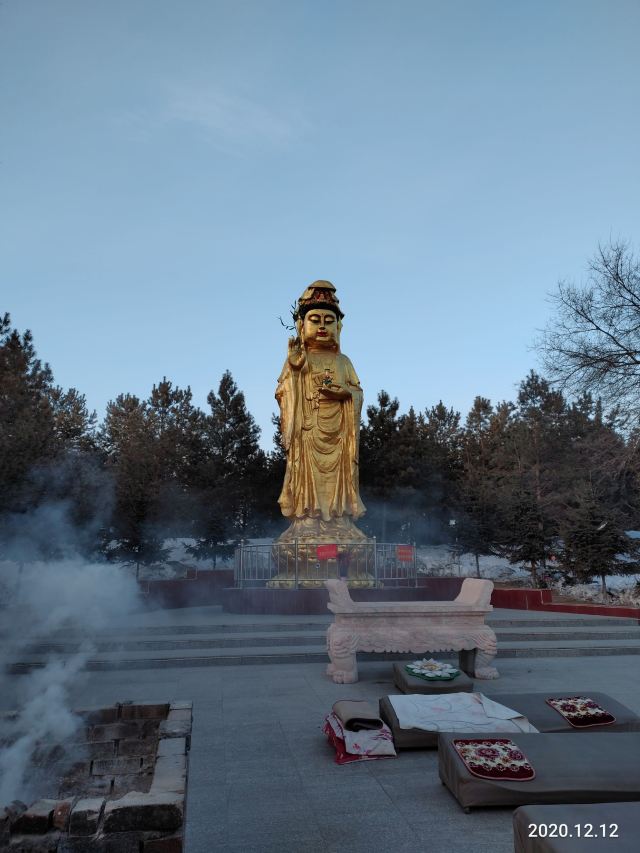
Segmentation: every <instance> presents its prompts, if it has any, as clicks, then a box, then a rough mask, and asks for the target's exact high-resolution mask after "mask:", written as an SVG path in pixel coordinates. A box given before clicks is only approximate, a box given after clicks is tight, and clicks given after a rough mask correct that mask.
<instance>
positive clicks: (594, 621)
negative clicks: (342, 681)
mask: <svg viewBox="0 0 640 853" xmlns="http://www.w3.org/2000/svg"><path fill="white" fill-rule="evenodd" d="M211 609H212V610H215V611H217V612H216V613H215V617H214V618H215V620H216V621H215V622H211V623H208V624H206V623H201V624H197V625H189V624H182V625H181V624H166V625H129V624H126V623H125V624H122V625H118V626H116V628H117V630H118V631H120V632H121V633H122V635H123V636H127V637H144V636H149V637H169V636H174V635H188V636H193V635H196V636H206V635H208V634H214V635H217V634H225V635H226V634H254V633H264V632H265V631H268V632H269V633H293V634H295V633H303V632H306V631H326V629H327V628H328V627H329V625H330V624H331V622H332V621H333V617H332V616H331V615H330V614H328V615H327V616H326V617H325V618H322V617H317V618H313V619H311V618H307V620H305V621H302V620H300V619H299V617H298V620H295V617H294V618H293V619H292V621H288V620H287V621H284V620H286V619H287V617H284V619H283V617H281V616H280V617H279V616H277V615H275V616H274V615H270V616H262V617H260V618H261V620H262V621H260V622H245V621H243V620H244V619H245V618H247V617H243V616H241V615H237V616H234V615H232V614H225V613H223V612H222V611H221V609H220V608H211ZM169 612H170V611H169ZM496 613H498V614H499V613H500V611H499V610H498V611H495V612H494V614H492V615H490V616H489V617H488V618H487V620H486V621H487V624H488V625H491V627H492V628H493V629H494V630H497V629H500V628H511V627H515V628H538V627H540V628H564V629H567V630H568V629H573V628H582V627H589V628H599V627H609V628H612V627H622V626H624V627H633V626H635V627H636V628H638V627H640V626H639V624H638V620H637V619H626V618H624V619H623V618H617V617H614V616H612V617H600V616H574V615H573V614H567V616H566V617H564V618H563V617H561V616H560V617H558V616H555V615H551V614H550V615H549V616H546V615H545V614H544V612H540V614H539V615H535V616H534V615H533V611H529V613H531V614H532V615H527V616H523V617H522V618H505V617H502V616H499V615H495V614H496ZM290 618H291V617H290ZM219 620H220V621H219ZM278 620H280V621H278ZM294 620H295V621H294ZM113 633H114V629H113V628H110V629H108V630H104V631H100V632H98V633H97V634H95V635H94V636H95V637H96V638H98V639H101V638H105V639H106V638H109V639H110V638H111V637H112V636H113ZM73 637H74V634H73V632H70V631H65V630H61V631H58V632H56V633H55V634H54V635H52V638H51V639H59V640H64V639H65V638H71V639H72V638H73ZM37 639H38V638H37V637H34V638H33V640H34V642H35V641H37Z"/></svg>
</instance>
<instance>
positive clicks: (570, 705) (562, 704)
mask: <svg viewBox="0 0 640 853" xmlns="http://www.w3.org/2000/svg"><path fill="white" fill-rule="evenodd" d="M545 701H546V703H547V705H550V706H551V707H552V708H553V709H554V711H557V712H558V713H559V714H562V716H563V717H564V718H565V720H566V721H567V722H568V723H569V725H570V726H573V728H574V729H586V728H589V726H610V725H611V724H612V723H615V721H616V718H615V717H614V716H613V714H610V713H609V711H607V710H605V708H602V707H601V706H600V705H598V703H597V702H594V701H593V699H589V698H588V697H586V696H566V697H564V698H560V699H546V700H545Z"/></svg>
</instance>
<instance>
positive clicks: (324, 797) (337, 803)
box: [302, 768, 395, 823]
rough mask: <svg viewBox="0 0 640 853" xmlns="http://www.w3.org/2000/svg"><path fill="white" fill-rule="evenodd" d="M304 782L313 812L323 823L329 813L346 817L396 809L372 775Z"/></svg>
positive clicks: (313, 778) (307, 780) (316, 779)
mask: <svg viewBox="0 0 640 853" xmlns="http://www.w3.org/2000/svg"><path fill="white" fill-rule="evenodd" d="M339 769H342V768H339ZM302 785H303V787H304V790H305V793H306V794H307V796H308V797H309V800H310V801H311V806H312V808H313V810H314V812H315V813H316V814H318V816H319V818H320V819H321V821H322V822H323V823H324V820H325V818H326V816H328V815H333V816H336V815H340V816H342V817H344V815H352V814H355V815H363V814H372V813H373V814H377V813H378V812H380V811H388V810H395V805H394V803H393V800H392V799H391V797H390V796H389V795H388V794H387V792H386V791H385V789H384V788H383V787H382V786H381V785H380V784H378V782H377V781H376V780H375V779H372V778H371V777H370V776H362V775H361V776H360V777H359V778H355V777H351V778H348V777H334V778H331V779H328V778H327V777H324V778H318V777H312V778H303V779H302Z"/></svg>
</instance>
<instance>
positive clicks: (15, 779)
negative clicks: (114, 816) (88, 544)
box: [0, 548, 140, 805]
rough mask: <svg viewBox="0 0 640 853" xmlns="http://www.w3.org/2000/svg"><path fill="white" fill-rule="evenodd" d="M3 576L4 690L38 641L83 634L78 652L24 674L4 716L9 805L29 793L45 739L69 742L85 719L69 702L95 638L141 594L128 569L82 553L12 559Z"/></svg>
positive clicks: (1, 788) (0, 779)
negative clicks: (13, 710)
mask: <svg viewBox="0 0 640 853" xmlns="http://www.w3.org/2000/svg"><path fill="white" fill-rule="evenodd" d="M13 553H14V554H15V548H14V551H13ZM0 578H1V581H0V625H1V626H2V627H1V628H0V650H1V651H0V654H1V655H2V659H1V660H0V663H1V664H2V675H0V691H2V692H3V693H4V688H5V687H7V688H8V678H9V675H8V667H9V666H10V665H11V664H12V663H15V662H16V661H20V660H24V659H27V660H28V659H29V658H30V657H32V656H31V654H30V653H29V645H30V644H32V643H33V642H34V640H36V639H37V640H38V642H45V643H46V641H47V640H51V639H54V638H55V635H56V634H58V633H59V632H61V631H64V632H65V635H67V634H68V636H65V639H69V640H71V641H76V642H77V641H78V640H80V641H81V646H80V651H78V652H76V653H74V654H73V655H72V656H71V657H69V658H66V659H63V658H60V657H58V658H56V657H50V658H49V659H48V662H47V663H46V666H44V667H43V668H41V669H38V670H35V671H32V672H31V673H30V674H29V675H26V676H20V677H18V679H19V680H18V693H19V696H20V699H21V704H20V712H19V714H18V715H17V717H14V718H13V719H7V718H5V720H4V723H3V725H2V729H1V730H0V742H2V741H4V742H5V743H7V744H8V745H7V746H5V748H4V749H2V750H1V751H0V805H2V804H5V803H8V802H10V801H11V800H13V799H23V800H24V799H28V797H29V794H30V791H31V787H30V781H31V780H30V779H29V778H28V770H29V765H30V761H31V758H32V755H33V753H34V750H35V749H36V748H37V747H38V746H39V745H40V744H44V745H46V744H50V745H53V744H57V743H63V742H64V741H65V740H68V739H69V738H71V737H72V736H73V735H74V734H75V733H76V731H77V730H78V728H79V727H80V725H81V721H80V719H79V718H78V717H77V716H76V715H74V714H73V713H72V712H71V710H70V708H69V695H70V692H71V689H72V687H73V686H75V685H76V683H77V681H78V679H79V678H81V677H82V669H83V667H84V665H85V663H86V661H87V659H88V658H89V657H90V655H91V653H92V648H93V647H92V639H93V638H95V636H96V633H97V632H99V631H102V630H104V629H106V628H108V627H109V626H115V625H117V624H118V623H119V622H120V621H121V619H122V617H125V616H126V615H127V614H130V613H131V612H133V611H135V610H136V609H138V608H139V606H140V601H139V597H138V596H139V593H138V586H137V583H136V581H135V577H134V576H133V575H132V573H131V572H130V571H129V570H127V569H126V568H124V567H122V566H118V565H112V564H108V563H89V562H87V561H85V560H84V559H82V558H80V557H75V558H72V557H68V558H66V559H63V560H51V561H42V560H37V561H29V562H17V561H14V560H11V561H9V560H7V561H4V562H0ZM58 639H60V637H58ZM2 681H6V682H7V683H6V684H5V685H3V684H2ZM14 683H15V682H14Z"/></svg>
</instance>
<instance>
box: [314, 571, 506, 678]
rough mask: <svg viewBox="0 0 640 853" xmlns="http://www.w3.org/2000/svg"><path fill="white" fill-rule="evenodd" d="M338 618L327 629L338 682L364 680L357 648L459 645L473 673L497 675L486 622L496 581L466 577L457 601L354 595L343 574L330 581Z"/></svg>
mask: <svg viewBox="0 0 640 853" xmlns="http://www.w3.org/2000/svg"><path fill="white" fill-rule="evenodd" d="M325 586H326V587H327V589H328V590H329V603H328V605H327V607H328V608H329V610H331V611H332V612H333V613H334V615H335V621H334V622H333V624H332V625H330V626H329V629H328V631H327V651H328V654H329V659H330V661H331V663H330V664H329V665H328V666H327V675H330V676H331V677H332V678H333V680H334V681H335V682H336V683H337V684H351V683H353V682H354V681H357V680H358V665H357V661H356V652H358V651H362V652H415V653H416V654H423V653H424V652H427V651H428V652H444V651H456V652H458V658H459V661H460V669H461V670H463V671H464V672H466V673H467V675H469V676H471V677H472V678H497V677H498V670H497V669H495V668H494V667H493V666H491V663H492V661H493V659H494V658H495V656H496V654H497V641H496V635H495V633H494V631H493V630H492V629H491V628H490V627H489V626H488V625H485V623H484V619H485V615H486V614H487V613H490V612H491V611H492V610H493V607H492V606H491V604H490V603H489V602H490V600H491V593H492V591H493V582H492V581H489V580H482V579H478V578H465V580H464V581H463V583H462V589H461V590H460V593H459V595H458V597H457V598H455V599H454V600H453V601H393V602H391V601H387V602H369V601H353V599H352V598H351V595H350V594H349V588H348V586H347V584H346V583H345V582H344V581H343V580H328V581H325Z"/></svg>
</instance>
